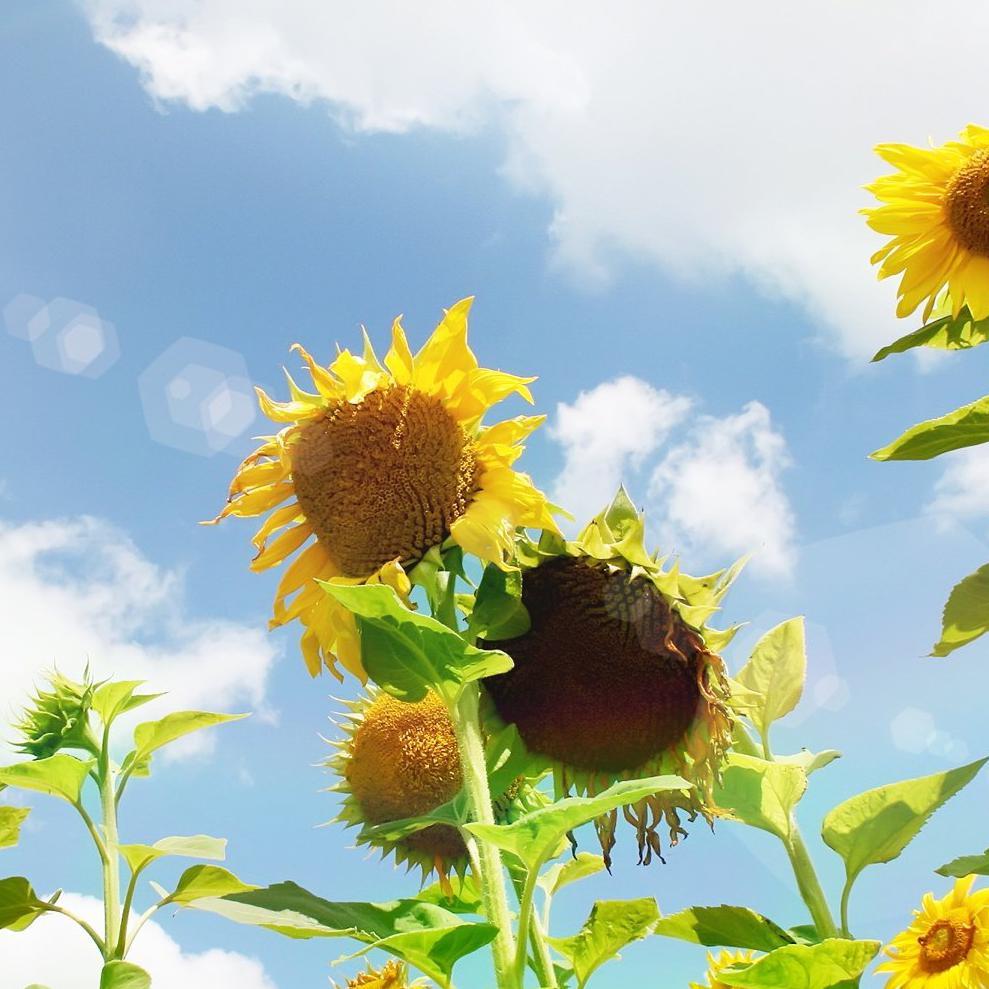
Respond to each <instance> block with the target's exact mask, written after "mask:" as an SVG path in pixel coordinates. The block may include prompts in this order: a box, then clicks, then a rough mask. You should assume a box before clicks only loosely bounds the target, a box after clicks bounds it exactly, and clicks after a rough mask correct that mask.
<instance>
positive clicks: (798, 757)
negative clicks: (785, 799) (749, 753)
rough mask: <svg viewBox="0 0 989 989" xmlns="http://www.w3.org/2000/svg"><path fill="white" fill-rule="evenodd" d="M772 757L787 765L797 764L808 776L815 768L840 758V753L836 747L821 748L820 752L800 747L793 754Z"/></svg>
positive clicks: (828, 764) (821, 767) (817, 768)
mask: <svg viewBox="0 0 989 989" xmlns="http://www.w3.org/2000/svg"><path fill="white" fill-rule="evenodd" d="M774 758H775V760H776V761H777V762H782V763H784V764H785V765H787V766H799V767H800V768H801V769H802V770H803V771H804V772H805V773H806V774H807V775H808V776H810V774H811V773H816V772H817V770H819V769H823V768H824V767H825V766H830V765H831V763H832V762H834V761H835V759H840V758H841V753H840V752H839V751H838V750H837V749H822V750H821V751H820V752H810V751H809V750H808V749H801V750H800V751H799V752H795V753H794V754H793V755H778V756H775V757H774Z"/></svg>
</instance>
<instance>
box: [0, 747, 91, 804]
mask: <svg viewBox="0 0 989 989" xmlns="http://www.w3.org/2000/svg"><path fill="white" fill-rule="evenodd" d="M92 765H93V760H91V759H90V760H87V761H85V762H83V761H82V760H81V759H76V758H74V757H73V756H70V755H62V754H57V755H53V756H49V757H48V758H47V759H34V760H32V761H30V762H18V763H15V764H14V765H13V766H3V767H0V786H13V787H17V788H18V789H20V790H33V791H35V792H36V793H47V794H48V795H49V796H52V797H61V798H62V799H63V800H68V802H69V803H71V804H74V803H78V802H79V795H80V793H82V785H83V783H85V782H86V776H87V775H88V774H89V770H90V768H91V767H92Z"/></svg>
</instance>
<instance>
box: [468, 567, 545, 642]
mask: <svg viewBox="0 0 989 989" xmlns="http://www.w3.org/2000/svg"><path fill="white" fill-rule="evenodd" d="M530 624H531V620H530V618H529V612H528V611H527V610H526V607H525V605H524V604H522V574H521V573H520V572H519V571H518V570H502V569H501V567H496V566H495V565H494V564H493V563H490V564H488V566H487V567H486V568H485V570H484V573H483V575H482V576H481V583H480V584H479V585H478V588H477V593H476V594H475V595H474V607H473V609H472V611H471V616H470V621H469V623H468V625H467V631H468V632H469V633H470V634H471V635H473V636H476V635H480V636H481V638H483V639H485V640H487V641H488V642H494V641H496V640H499V639H513V638H515V637H516V636H518V635H522V634H523V633H525V632H528V631H529V626H530Z"/></svg>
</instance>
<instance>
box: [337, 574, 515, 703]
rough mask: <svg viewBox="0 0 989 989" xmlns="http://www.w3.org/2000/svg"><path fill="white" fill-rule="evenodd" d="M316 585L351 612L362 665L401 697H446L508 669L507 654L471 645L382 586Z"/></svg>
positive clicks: (388, 689) (383, 686) (509, 662)
mask: <svg viewBox="0 0 989 989" xmlns="http://www.w3.org/2000/svg"><path fill="white" fill-rule="evenodd" d="M319 583H321V584H322V587H323V590H325V591H326V592H327V594H329V595H330V596H331V597H333V598H335V599H336V600H337V601H339V602H340V604H342V605H343V606H344V607H346V608H348V609H349V610H350V611H351V612H353V613H354V615H355V616H356V620H357V627H358V630H359V631H360V636H361V659H362V662H363V663H364V668H365V669H366V670H367V672H368V675H369V676H370V677H371V679H373V680H374V682H375V683H377V684H378V686H379V687H381V688H382V689H383V690H387V691H388V693H390V694H392V695H393V696H395V697H397V698H398V699H399V700H406V701H418V700H421V699H422V698H423V697H425V695H426V691H427V690H430V689H433V690H436V691H437V692H439V693H440V694H441V695H443V696H444V697H446V698H447V699H448V700H449V699H451V698H454V697H456V695H457V694H458V693H459V691H460V689H461V688H462V687H463V685H464V684H467V683H470V682H472V681H474V680H480V679H481V678H482V677H487V676H493V675H494V674H496V673H505V672H507V671H508V670H510V669H511V668H512V661H511V659H510V658H509V657H508V656H507V655H506V654H505V653H503V652H501V651H499V650H497V649H478V648H476V647H474V646H471V645H469V644H468V643H467V642H465V641H464V639H463V638H462V637H461V636H460V634H459V633H458V632H455V631H454V630H453V629H451V628H447V626H446V625H444V624H443V623H442V622H438V621H437V620H436V619H435V618H430V617H429V616H428V615H420V614H419V613H418V612H415V611H410V610H409V609H408V608H406V607H405V605H403V604H402V602H401V600H400V599H399V597H398V595H397V594H396V593H395V592H394V591H393V590H392V589H391V588H390V587H388V586H387V585H385V584H363V585H359V586H352V587H348V586H344V585H340V584H331V583H325V582H322V581H320V582H319Z"/></svg>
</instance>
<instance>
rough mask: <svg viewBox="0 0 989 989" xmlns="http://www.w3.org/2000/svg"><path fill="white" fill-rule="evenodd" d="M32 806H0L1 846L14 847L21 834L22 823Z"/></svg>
mask: <svg viewBox="0 0 989 989" xmlns="http://www.w3.org/2000/svg"><path fill="white" fill-rule="evenodd" d="M30 813H31V808H30V807H8V806H6V805H4V806H2V807H0V848H13V847H14V846H15V845H16V844H17V842H18V840H19V839H20V836H21V825H22V824H23V823H24V819H25V818H26V817H27V816H28V814H30Z"/></svg>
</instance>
